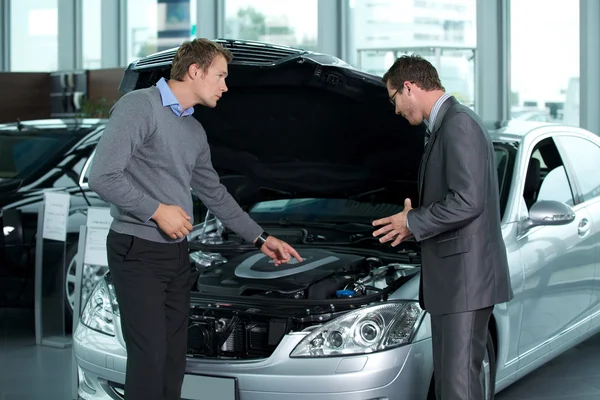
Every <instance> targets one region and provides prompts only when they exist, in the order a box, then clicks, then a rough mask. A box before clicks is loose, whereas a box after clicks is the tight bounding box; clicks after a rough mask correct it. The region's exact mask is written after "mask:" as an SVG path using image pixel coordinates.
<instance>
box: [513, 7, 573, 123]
mask: <svg viewBox="0 0 600 400" xmlns="http://www.w3.org/2000/svg"><path fill="white" fill-rule="evenodd" d="M542 11H543V12H542ZM532 15H534V16H535V18H532ZM510 25H511V32H510V34H511V40H510V43H511V55H510V58H511V73H510V81H511V118H512V119H521V120H530V121H540V120H541V121H559V122H563V123H567V124H570V125H575V126H579V2H578V1H565V0H517V1H511V3H510Z"/></svg>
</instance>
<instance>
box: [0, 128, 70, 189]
mask: <svg viewBox="0 0 600 400" xmlns="http://www.w3.org/2000/svg"><path fill="white" fill-rule="evenodd" d="M77 139H78V136H76V135H73V134H69V133H68V132H60V133H58V132H56V133H43V132H42V133H38V132H36V133H29V132H20V133H16V132H14V131H0V182H1V181H7V180H23V181H26V180H28V179H29V178H30V177H31V176H32V175H35V174H36V172H37V171H39V170H40V169H41V168H44V165H45V164H47V163H48V162H50V161H51V160H55V159H56V157H59V156H62V153H63V152H64V151H65V149H66V148H69V147H70V146H71V145H72V144H73V143H74V142H75V141H76V140H77Z"/></svg>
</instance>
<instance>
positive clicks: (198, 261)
mask: <svg viewBox="0 0 600 400" xmlns="http://www.w3.org/2000/svg"><path fill="white" fill-rule="evenodd" d="M269 230H270V232H271V233H272V234H274V235H275V236H276V237H279V238H281V239H283V240H285V241H286V242H288V243H290V244H291V245H293V246H294V247H295V248H296V250H297V251H298V252H299V253H300V255H301V257H302V262H298V261H297V260H296V259H294V258H292V260H291V261H290V262H288V263H286V264H282V265H279V266H275V264H274V262H273V261H272V260H271V259H270V258H269V257H267V256H266V255H265V254H263V253H262V252H260V251H258V250H256V248H255V247H254V246H253V245H252V244H245V243H243V241H241V240H240V239H239V238H237V237H235V236H234V235H229V236H227V235H222V234H221V233H218V234H217V235H214V236H211V235H204V236H203V237H202V238H201V239H198V240H192V241H191V242H190V249H191V250H192V251H191V252H190V260H191V262H192V263H193V264H194V266H195V267H196V270H197V277H196V278H195V283H194V285H193V287H192V291H193V292H194V293H195V295H193V296H192V299H193V300H192V307H191V309H190V322H189V327H188V357H192V358H218V359H244V360H249V359H260V358H265V357H268V356H269V355H270V354H271V353H272V352H273V351H274V349H275V348H276V347H277V345H278V344H279V342H280V341H281V339H282V338H283V336H284V335H285V334H286V333H288V332H290V331H301V330H303V329H306V328H307V327H309V326H313V325H318V324H320V323H322V322H324V321H325V320H326V319H327V318H332V317H333V315H334V312H335V315H339V313H340V312H341V313H343V312H345V311H349V310H352V309H356V307H360V306H361V305H362V304H369V303H371V302H378V301H385V300H387V298H388V295H389V294H391V293H393V292H394V290H395V289H397V288H399V287H400V286H402V285H403V284H404V283H405V282H406V281H408V280H410V279H412V277H413V276H414V275H415V274H417V273H418V272H419V266H418V264H419V261H420V260H419V253H418V251H415V249H414V247H412V245H411V244H407V245H405V246H404V247H403V246H399V248H396V249H394V250H392V251H389V250H388V251H386V252H384V251H381V250H380V247H376V246H377V244H378V241H377V240H374V241H373V240H371V238H367V237H365V238H364V239H362V238H361V239H359V241H360V242H361V244H363V243H367V244H366V245H365V246H363V247H361V246H352V245H348V244H349V243H348V241H347V239H348V238H347V237H346V238H345V239H344V238H342V236H344V235H346V234H347V233H343V234H342V233H338V234H336V235H335V236H333V235H332V234H331V231H329V232H325V231H322V232H319V231H318V230H314V229H313V230H311V232H309V231H307V230H304V229H300V230H294V229H281V231H277V230H274V229H269ZM352 234H355V233H352ZM326 236H327V237H326ZM324 237H326V240H323V238H324ZM224 299H226V300H224ZM265 300H266V301H265ZM271 300H275V301H273V302H272V301H271Z"/></svg>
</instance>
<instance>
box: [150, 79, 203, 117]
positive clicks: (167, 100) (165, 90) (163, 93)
mask: <svg viewBox="0 0 600 400" xmlns="http://www.w3.org/2000/svg"><path fill="white" fill-rule="evenodd" d="M156 87H157V88H158V90H159V92H160V97H161V99H162V105H163V107H170V108H171V110H172V111H173V112H174V113H175V115H177V116H181V117H186V116H188V115H192V114H193V113H194V107H190V108H188V109H186V110H185V111H183V113H182V112H181V110H182V107H181V104H179V101H178V100H177V98H176V97H175V95H174V94H173V91H172V90H171V88H170V87H169V84H168V83H167V80H166V79H165V78H160V80H159V81H158V82H156Z"/></svg>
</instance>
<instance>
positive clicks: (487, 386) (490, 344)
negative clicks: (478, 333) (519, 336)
mask: <svg viewBox="0 0 600 400" xmlns="http://www.w3.org/2000/svg"><path fill="white" fill-rule="evenodd" d="M479 379H480V380H481V384H482V386H483V393H485V400H493V398H494V393H495V392H496V351H495V350H494V339H493V337H492V334H491V333H490V331H488V334H487V344H486V346H485V356H484V357H483V365H482V368H481V374H480V375H479ZM427 400H436V398H435V378H431V384H430V385H429V393H428V394H427Z"/></svg>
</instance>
